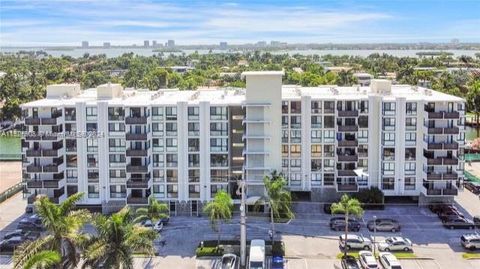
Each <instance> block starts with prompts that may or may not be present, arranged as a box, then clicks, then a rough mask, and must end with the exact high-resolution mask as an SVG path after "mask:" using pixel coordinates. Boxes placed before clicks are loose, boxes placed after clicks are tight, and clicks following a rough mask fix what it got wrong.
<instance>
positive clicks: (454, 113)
mask: <svg viewBox="0 0 480 269" xmlns="http://www.w3.org/2000/svg"><path fill="white" fill-rule="evenodd" d="M443 117H444V118H445V119H459V118H460V113H459V112H457V111H452V112H444V113H443Z"/></svg>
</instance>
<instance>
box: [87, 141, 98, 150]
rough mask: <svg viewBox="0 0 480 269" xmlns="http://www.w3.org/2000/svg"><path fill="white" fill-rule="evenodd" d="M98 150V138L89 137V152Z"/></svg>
mask: <svg viewBox="0 0 480 269" xmlns="http://www.w3.org/2000/svg"><path fill="white" fill-rule="evenodd" d="M97 151H98V140H97V139H87V152H97Z"/></svg>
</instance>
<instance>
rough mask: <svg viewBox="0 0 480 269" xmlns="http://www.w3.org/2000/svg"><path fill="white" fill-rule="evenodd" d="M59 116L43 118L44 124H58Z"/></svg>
mask: <svg viewBox="0 0 480 269" xmlns="http://www.w3.org/2000/svg"><path fill="white" fill-rule="evenodd" d="M57 122H58V118H42V125H57Z"/></svg>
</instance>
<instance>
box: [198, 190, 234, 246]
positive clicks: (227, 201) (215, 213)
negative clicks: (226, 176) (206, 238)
mask: <svg viewBox="0 0 480 269" xmlns="http://www.w3.org/2000/svg"><path fill="white" fill-rule="evenodd" d="M232 209H233V200H232V198H231V197H230V194H228V193H227V192H226V191H223V190H221V191H219V192H217V194H215V198H213V200H212V201H210V202H208V203H207V204H206V205H205V206H204V207H203V212H204V213H206V214H207V215H208V216H209V218H210V225H211V226H212V230H213V231H215V232H217V235H218V239H217V241H218V244H220V234H221V225H222V222H228V221H229V220H230V219H231V218H232Z"/></svg>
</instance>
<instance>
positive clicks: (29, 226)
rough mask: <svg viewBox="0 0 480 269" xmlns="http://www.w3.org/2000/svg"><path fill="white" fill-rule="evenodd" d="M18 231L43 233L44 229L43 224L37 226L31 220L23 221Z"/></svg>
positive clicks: (19, 224)
mask: <svg viewBox="0 0 480 269" xmlns="http://www.w3.org/2000/svg"><path fill="white" fill-rule="evenodd" d="M17 229H19V230H27V231H43V229H44V228H43V225H42V224H37V223H35V222H34V221H32V220H29V219H22V220H20V222H19V223H18V225H17Z"/></svg>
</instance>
